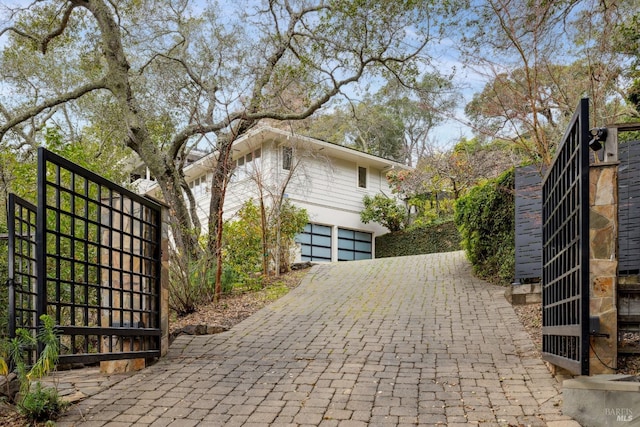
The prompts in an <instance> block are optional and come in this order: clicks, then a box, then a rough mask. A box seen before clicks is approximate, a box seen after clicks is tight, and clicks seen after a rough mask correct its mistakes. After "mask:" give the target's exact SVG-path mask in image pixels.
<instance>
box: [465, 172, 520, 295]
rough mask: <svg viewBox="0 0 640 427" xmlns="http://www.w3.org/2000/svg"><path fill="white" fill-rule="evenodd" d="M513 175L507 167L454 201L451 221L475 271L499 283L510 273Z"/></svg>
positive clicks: (511, 269) (512, 251)
mask: <svg viewBox="0 0 640 427" xmlns="http://www.w3.org/2000/svg"><path fill="white" fill-rule="evenodd" d="M514 177H515V173H514V170H513V169H511V170H509V171H507V172H505V173H503V174H502V175H500V176H499V177H498V178H496V179H493V180H490V181H487V182H486V183H484V184H482V185H478V186H477V187H474V188H473V189H472V190H471V191H470V192H469V193H468V194H467V195H466V196H463V197H461V198H460V199H459V200H458V201H457V203H456V212H455V223H456V226H457V227H458V230H459V231H460V235H461V237H462V246H463V248H464V249H465V251H466V253H467V257H468V258H469V261H470V262H471V264H472V265H473V268H474V271H475V273H476V274H477V275H478V276H480V277H482V278H485V279H488V280H491V281H493V282H497V283H500V284H508V283H511V281H512V280H513V274H514V263H515V257H514V254H515V240H514V230H515V217H514V209H515V201H514Z"/></svg>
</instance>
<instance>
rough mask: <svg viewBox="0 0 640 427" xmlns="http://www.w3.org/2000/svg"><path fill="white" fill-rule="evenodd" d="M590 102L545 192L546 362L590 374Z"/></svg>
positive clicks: (581, 110)
mask: <svg viewBox="0 0 640 427" xmlns="http://www.w3.org/2000/svg"><path fill="white" fill-rule="evenodd" d="M588 141H589V101H588V99H582V100H581V101H580V104H579V106H578V110H577V111H576V112H575V114H574V115H573V118H572V120H571V124H570V125H569V128H568V129H567V132H566V133H565V136H564V138H563V140H562V142H561V144H560V146H559V147H558V152H557V153H556V157H555V160H554V162H553V165H552V166H551V168H550V169H549V171H548V172H547V174H546V175H545V178H544V181H543V187H542V242H543V243H542V275H543V284H542V286H543V288H542V313H543V315H542V334H543V337H542V357H543V358H544V360H547V361H548V362H550V363H552V364H554V365H557V366H560V367H562V368H565V369H567V370H568V371H570V372H572V373H574V374H576V375H588V374H589V146H588Z"/></svg>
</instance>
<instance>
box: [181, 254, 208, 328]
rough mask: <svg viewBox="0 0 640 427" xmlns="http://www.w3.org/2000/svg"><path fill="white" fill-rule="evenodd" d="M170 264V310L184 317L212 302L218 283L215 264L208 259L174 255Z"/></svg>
mask: <svg viewBox="0 0 640 427" xmlns="http://www.w3.org/2000/svg"><path fill="white" fill-rule="evenodd" d="M171 260H172V262H171V263H170V264H169V308H170V309H171V310H173V311H175V312H176V314H178V316H184V315H186V314H189V313H193V312H194V311H196V309H197V308H198V306H199V305H201V304H203V303H206V302H209V301H211V299H212V298H213V295H214V288H215V283H216V270H215V263H213V262H211V260H210V259H207V258H206V257H204V258H201V259H191V258H190V257H188V256H186V255H183V254H178V253H172V256H171Z"/></svg>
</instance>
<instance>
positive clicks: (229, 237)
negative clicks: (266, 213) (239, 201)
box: [223, 200, 265, 279]
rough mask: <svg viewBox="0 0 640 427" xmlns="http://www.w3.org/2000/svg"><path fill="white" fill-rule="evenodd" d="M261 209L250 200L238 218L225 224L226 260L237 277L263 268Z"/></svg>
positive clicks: (245, 275)
mask: <svg viewBox="0 0 640 427" xmlns="http://www.w3.org/2000/svg"><path fill="white" fill-rule="evenodd" d="M261 224H262V223H261V219H260V209H259V207H258V206H257V205H256V204H255V203H254V202H253V200H248V201H247V202H245V203H244V205H242V207H241V208H240V210H239V211H238V213H237V219H236V220H234V221H227V222H226V223H225V224H224V232H223V236H224V239H223V242H224V243H223V244H224V261H225V264H226V265H228V267H229V268H230V269H231V270H232V271H233V272H235V274H236V276H237V278H239V279H241V278H243V277H248V275H250V274H252V273H258V272H260V271H261V270H262V257H263V256H265V254H264V253H263V249H262V225H261Z"/></svg>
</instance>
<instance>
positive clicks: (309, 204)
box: [195, 138, 392, 260]
mask: <svg viewBox="0 0 640 427" xmlns="http://www.w3.org/2000/svg"><path fill="white" fill-rule="evenodd" d="M283 144H287V145H288V144H290V141H289V138H286V139H284V138H283V139H282V140H275V141H274V140H273V139H260V140H259V143H255V144H252V145H250V146H249V147H247V148H246V149H245V150H244V151H245V152H236V153H234V160H236V159H238V158H239V157H241V156H245V155H246V154H247V152H249V151H254V150H256V149H260V154H261V155H260V159H259V161H257V162H253V164H252V165H251V167H250V168H247V165H245V166H244V168H245V169H244V170H243V171H238V172H239V173H238V174H237V176H236V177H235V178H234V179H232V180H231V182H230V183H229V186H228V188H227V193H226V198H225V204H224V216H225V219H231V218H232V217H233V215H235V213H236V212H237V211H238V209H240V207H241V206H242V205H243V203H245V202H246V201H247V200H248V199H251V198H254V199H257V197H258V191H257V190H258V189H257V184H256V182H255V175H256V174H258V173H259V174H260V176H261V179H262V181H263V182H264V185H266V189H267V191H266V193H272V194H275V193H279V189H280V188H281V184H279V183H282V182H283V181H284V180H285V179H286V177H287V175H288V173H289V171H286V170H284V169H282V161H281V160H282V159H281V148H282V146H283ZM307 144H308V143H307ZM325 152H326V151H325ZM346 157H349V158H350V160H347V159H345V158H338V157H336V156H333V157H327V156H325V155H323V151H322V149H317V148H315V147H313V145H312V144H308V145H307V146H295V145H294V165H296V164H297V163H299V164H298V165H297V167H296V168H295V173H294V175H293V176H292V178H291V180H290V182H289V185H288V186H287V189H286V192H285V193H286V197H287V198H288V199H289V200H290V201H291V202H293V203H294V204H295V205H297V206H298V207H301V208H304V209H306V210H307V211H308V213H309V218H310V222H312V223H316V224H322V225H327V226H331V227H332V228H333V230H334V233H333V234H334V236H333V239H334V240H335V242H334V245H333V246H334V254H333V255H334V260H335V259H337V258H336V257H337V246H338V245H337V235H338V232H337V231H338V228H346V229H350V230H356V231H363V232H369V233H373V237H374V238H375V236H377V235H381V234H385V233H386V232H387V230H386V229H385V228H384V227H382V226H380V225H379V224H377V223H369V224H363V223H362V222H361V221H360V212H361V211H362V209H363V208H364V206H363V203H362V198H363V197H364V196H365V195H370V196H374V195H375V194H379V193H382V194H385V195H387V196H391V195H392V194H391V190H390V188H389V186H388V184H387V180H386V178H385V171H384V170H382V169H381V168H380V166H379V165H380V164H381V163H382V162H380V161H379V159H378V161H377V163H376V164H377V165H378V166H376V165H374V164H373V163H371V161H370V160H369V162H368V161H367V158H366V156H359V155H358V154H357V153H354V152H349V153H347V155H346ZM360 157H362V159H359V158H360ZM358 167H364V168H367V188H359V187H358ZM207 172H208V173H209V175H208V176H207V187H210V185H211V171H210V170H209V171H204V172H203V174H206V173H207ZM195 180H196V182H198V183H201V179H199V177H197V176H196V177H195ZM195 196H196V202H197V204H198V214H199V217H200V220H201V222H202V227H203V230H206V227H207V224H208V214H209V200H210V198H209V196H210V194H209V192H208V191H205V192H202V191H198V192H197V194H196V195H195Z"/></svg>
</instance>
